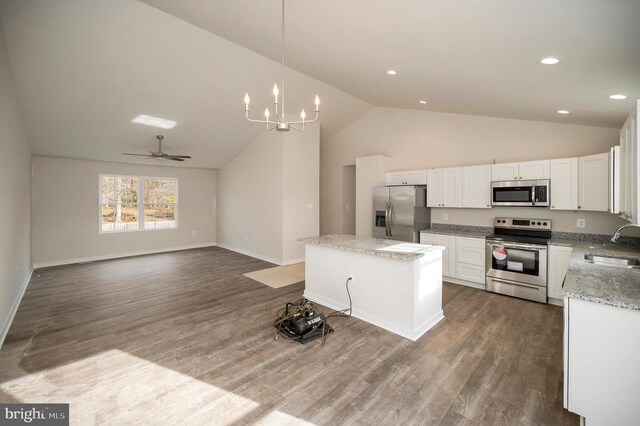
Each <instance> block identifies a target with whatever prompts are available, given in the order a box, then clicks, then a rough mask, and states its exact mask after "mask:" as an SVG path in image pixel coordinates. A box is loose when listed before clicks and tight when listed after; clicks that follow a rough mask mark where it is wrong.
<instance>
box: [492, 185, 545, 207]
mask: <svg viewBox="0 0 640 426" xmlns="http://www.w3.org/2000/svg"><path fill="white" fill-rule="evenodd" d="M549 182H550V181H549V179H542V180H508V181H500V182H491V205H493V206H509V207H548V206H549V202H550V200H549Z"/></svg>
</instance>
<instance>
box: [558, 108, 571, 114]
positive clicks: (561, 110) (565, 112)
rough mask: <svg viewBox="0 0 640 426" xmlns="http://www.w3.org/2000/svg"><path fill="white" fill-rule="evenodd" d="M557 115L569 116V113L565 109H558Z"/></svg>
mask: <svg viewBox="0 0 640 426" xmlns="http://www.w3.org/2000/svg"><path fill="white" fill-rule="evenodd" d="M558 114H569V111H567V110H566V109H559V110H558Z"/></svg>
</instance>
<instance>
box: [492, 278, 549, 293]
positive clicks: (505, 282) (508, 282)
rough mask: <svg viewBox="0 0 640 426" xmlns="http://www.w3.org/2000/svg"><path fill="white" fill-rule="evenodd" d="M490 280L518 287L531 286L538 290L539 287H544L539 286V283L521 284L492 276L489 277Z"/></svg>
mask: <svg viewBox="0 0 640 426" xmlns="http://www.w3.org/2000/svg"><path fill="white" fill-rule="evenodd" d="M491 281H496V282H499V283H503V284H511V285H517V286H520V287H528V288H533V289H535V290H540V289H541V288H544V287H542V286H539V285H532V284H523V283H519V282H515V281H506V280H501V279H498V278H493V277H491Z"/></svg>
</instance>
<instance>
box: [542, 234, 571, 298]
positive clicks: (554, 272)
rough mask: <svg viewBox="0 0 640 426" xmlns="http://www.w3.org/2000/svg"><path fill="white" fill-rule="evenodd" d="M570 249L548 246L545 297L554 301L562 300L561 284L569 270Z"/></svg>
mask: <svg viewBox="0 0 640 426" xmlns="http://www.w3.org/2000/svg"><path fill="white" fill-rule="evenodd" d="M572 251H573V249H572V248H571V247H562V246H554V245H551V246H549V261H548V265H549V266H548V267H549V269H548V282H547V284H548V289H547V296H548V297H552V298H554V299H562V298H563V294H562V283H563V282H564V277H565V276H566V275H567V270H568V269H569V260H570V259H571V252H572Z"/></svg>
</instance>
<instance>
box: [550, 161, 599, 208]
mask: <svg viewBox="0 0 640 426" xmlns="http://www.w3.org/2000/svg"><path fill="white" fill-rule="evenodd" d="M551 185H552V186H553V182H552V183H551ZM551 201H552V202H553V198H551ZM578 209H579V210H589V211H604V212H606V211H607V210H609V153H608V152H606V153H604V154H596V155H589V156H587V157H580V158H579V159H578Z"/></svg>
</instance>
